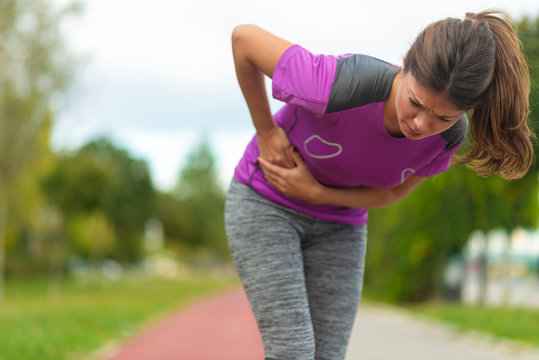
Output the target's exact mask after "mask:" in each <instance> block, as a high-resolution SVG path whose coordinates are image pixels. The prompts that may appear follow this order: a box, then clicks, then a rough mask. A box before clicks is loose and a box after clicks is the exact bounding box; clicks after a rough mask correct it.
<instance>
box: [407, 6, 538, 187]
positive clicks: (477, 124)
mask: <svg viewBox="0 0 539 360" xmlns="http://www.w3.org/2000/svg"><path fill="white" fill-rule="evenodd" d="M498 15H501V17H500V16H498ZM511 24H512V22H511V20H510V18H509V16H508V15H507V14H505V13H503V12H501V11H491V10H489V11H484V12H480V13H478V14H472V13H468V14H466V18H465V19H464V20H460V19H455V18H447V19H445V20H441V21H438V22H436V23H433V24H431V25H429V26H428V27H427V28H425V29H424V30H423V31H422V32H421V33H420V34H419V35H418V37H417V39H416V40H415V42H414V43H413V44H412V46H411V48H410V50H409V52H408V54H407V57H406V61H405V65H404V72H405V73H407V72H408V71H410V72H411V74H412V75H413V76H414V77H415V78H416V80H417V81H418V82H419V83H421V84H422V85H423V86H425V87H427V88H430V89H432V90H433V91H436V92H440V93H442V94H444V95H445V96H447V99H448V100H449V101H451V102H452V103H453V104H455V106H456V107H457V108H459V109H461V110H473V114H472V117H471V119H470V131H471V134H472V138H473V146H472V148H471V150H470V151H469V152H468V153H467V154H466V155H464V156H457V157H456V158H455V160H456V161H455V162H456V163H457V164H463V163H467V164H468V166H469V167H470V168H472V169H474V170H475V171H476V172H477V173H478V174H479V175H481V176H489V175H492V174H495V173H496V174H498V175H500V176H501V177H502V178H505V179H516V178H520V177H522V176H524V175H525V174H526V172H527V171H528V169H529V168H530V166H531V163H532V158H533V146H532V143H531V140H530V138H531V137H533V135H532V133H531V131H530V129H529V128H528V124H527V122H526V121H527V118H528V114H529V111H530V110H529V99H528V96H529V92H530V77H529V72H528V66H527V64H526V60H525V58H524V55H523V54H522V51H521V43H520V41H519V39H518V37H517V35H516V32H515V30H514V29H513V27H512V25H511Z"/></svg>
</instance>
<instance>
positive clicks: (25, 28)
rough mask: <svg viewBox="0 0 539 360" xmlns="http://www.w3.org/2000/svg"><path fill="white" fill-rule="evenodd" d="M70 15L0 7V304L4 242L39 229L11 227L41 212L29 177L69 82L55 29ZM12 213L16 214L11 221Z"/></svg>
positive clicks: (29, 0)
mask: <svg viewBox="0 0 539 360" xmlns="http://www.w3.org/2000/svg"><path fill="white" fill-rule="evenodd" d="M74 10H76V6H68V7H65V8H63V9H57V7H55V6H52V4H51V2H50V1H46V0H41V1H36V0H2V1H1V2H0V303H2V301H3V279H4V267H5V266H4V264H5V262H4V259H5V252H6V240H8V241H9V245H10V247H11V246H14V245H15V243H16V239H17V237H19V236H21V237H22V236H26V237H31V236H32V233H34V234H35V231H33V230H36V229H37V228H39V227H42V226H43V223H41V224H39V220H37V221H34V222H33V223H31V222H28V225H26V226H25V225H23V224H20V225H19V226H16V224H17V222H20V223H22V222H24V221H23V218H25V219H24V220H26V219H31V218H32V215H33V216H36V214H35V213H36V212H39V208H40V207H42V204H40V200H39V198H40V196H39V195H37V193H36V191H35V190H36V187H35V183H34V182H33V180H31V179H30V177H32V175H37V174H38V173H39V170H40V169H41V168H40V166H41V165H39V164H40V163H41V164H42V163H43V162H42V160H40V159H42V158H43V157H46V156H47V154H48V153H49V152H48V146H47V145H46V144H47V142H44V141H43V134H44V133H47V135H48V132H49V129H50V126H51V122H52V120H53V118H54V113H55V110H56V106H55V104H57V103H58V102H59V101H58V100H59V99H60V98H61V95H62V94H65V92H66V90H67V89H68V87H69V85H70V84H71V82H72V79H73V75H74V69H75V65H76V63H77V62H76V61H74V59H73V58H72V57H71V56H69V53H68V52H67V51H66V49H65V46H64V41H63V37H62V36H61V35H60V24H61V22H62V20H63V19H64V18H65V17H66V16H67V15H68V14H70V13H72V12H73V11H74ZM47 140H48V138H47ZM21 179H25V181H24V182H23V183H21V182H20V180H21ZM25 186H26V189H27V190H29V191H30V192H29V193H28V194H26V195H25V196H26V199H24V197H25V196H21V195H20V194H19V193H18V192H17V190H23V189H25V188H24V187H25ZM32 195H36V196H35V197H32ZM25 200H29V202H28V203H27V204H24V205H23V203H24V201H25ZM12 204H13V205H12ZM13 211H15V212H17V211H18V213H16V214H15V219H14V220H15V221H13V220H11V216H12V215H13V214H12V212H13ZM25 212H30V213H32V212H33V213H34V214H32V215H29V214H24V215H23V213H25ZM36 218H37V219H39V217H38V216H37V217H36ZM8 219H9V222H8Z"/></svg>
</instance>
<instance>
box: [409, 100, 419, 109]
mask: <svg viewBox="0 0 539 360" xmlns="http://www.w3.org/2000/svg"><path fill="white" fill-rule="evenodd" d="M408 100H410V104H412V105H413V106H415V107H419V104H418V103H416V102H415V101H414V100H412V99H411V98H408Z"/></svg>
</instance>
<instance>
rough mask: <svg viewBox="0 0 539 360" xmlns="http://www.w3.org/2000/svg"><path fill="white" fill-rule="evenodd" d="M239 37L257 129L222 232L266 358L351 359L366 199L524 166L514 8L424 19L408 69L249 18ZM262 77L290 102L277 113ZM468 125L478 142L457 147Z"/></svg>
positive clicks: (516, 172)
mask: <svg viewBox="0 0 539 360" xmlns="http://www.w3.org/2000/svg"><path fill="white" fill-rule="evenodd" d="M232 47H233V54H234V61H235V67H236V74H237V78H238V82H239V85H240V87H241V89H242V92H243V95H244V98H245V101H246V102H247V105H248V108H249V111H250V114H251V117H252V121H253V124H254V126H255V128H256V136H255V137H254V138H253V139H252V141H251V142H250V143H249V145H248V146H247V149H246V150H245V153H244V155H243V157H242V158H241V160H240V162H239V164H238V165H237V167H236V170H235V176H234V179H233V180H232V183H231V185H230V189H229V192H228V197H227V202H226V211H225V218H226V231H227V236H228V242H229V247H230V251H231V254H232V258H233V260H234V262H235V264H236V267H237V270H238V273H239V276H240V278H241V280H242V283H243V286H244V289H245V291H246V293H247V296H248V299H249V302H250V305H251V308H252V310H253V313H254V315H255V318H256V320H257V323H258V327H259V329H260V333H261V335H262V340H263V343H264V351H265V357H266V359H268V360H269V359H273V360H312V359H317V360H322V359H324V360H330V359H331V360H334V359H335V360H336V359H341V360H342V359H344V357H345V354H346V348H347V345H348V339H349V336H350V332H351V329H352V325H353V321H354V318H355V314H356V310H357V306H358V303H359V298H360V294H361V288H362V279H363V270H364V256H365V249H366V223H367V209H369V208H373V207H380V206H386V205H390V204H392V203H395V202H396V201H398V200H400V199H402V198H403V197H405V196H406V195H407V194H408V193H410V191H412V190H413V189H414V188H415V187H416V186H418V185H419V184H420V183H422V182H423V181H425V179H427V178H428V177H430V176H434V175H436V174H439V173H441V172H443V171H445V170H447V169H448V167H449V166H450V164H451V159H452V158H455V160H456V163H467V164H468V165H469V166H470V167H471V168H472V169H474V170H475V171H476V172H477V173H478V174H480V175H482V176H488V175H491V174H498V175H499V176H501V177H503V178H506V179H515V178H519V177H522V176H523V175H524V174H525V173H526V172H527V170H528V169H529V167H530V164H531V160H532V156H533V154H532V144H531V141H530V137H531V134H530V130H529V128H528V125H527V122H526V121H527V117H528V113H529V104H528V94H529V88H530V84H529V74H528V69H527V66H526V62H525V60H524V58H523V55H522V53H521V49H520V42H519V40H518V38H517V35H516V33H515V31H514V29H513V27H512V24H511V22H510V20H508V16H507V15H506V14H504V13H500V12H494V11H485V12H481V13H478V14H467V15H466V17H465V19H464V20H460V19H455V18H447V19H445V20H442V21H438V22H435V23H433V24H431V25H429V26H428V27H427V28H426V29H424V30H423V31H422V32H421V33H420V34H419V35H418V37H417V39H416V40H415V42H414V43H413V44H412V46H411V48H410V49H409V51H408V52H407V54H406V56H405V58H404V61H403V66H402V67H398V66H394V65H392V64H389V63H387V62H385V61H382V60H379V59H376V58H373V57H370V56H366V55H345V56H329V55H313V54H312V53H311V52H309V51H308V50H306V49H304V48H302V47H301V46H299V45H295V44H292V43H290V42H288V41H286V40H283V39H281V38H279V37H277V36H275V35H272V34H271V33H269V32H267V31H265V30H263V29H260V28H258V27H256V26H254V25H241V26H238V27H236V28H235V29H234V32H233V34H232ZM264 76H268V77H270V78H272V91H273V97H274V98H276V99H278V100H281V101H283V102H285V103H286V104H285V105H284V107H283V108H282V109H281V110H279V111H278V112H277V113H276V114H275V115H272V114H271V112H270V107H269V103H268V99H267V95H266V92H265V87H264ZM467 111H471V113H472V115H471V118H470V120H469V121H468V118H467V116H466V112H467ZM468 122H469V126H470V133H471V135H472V138H473V147H472V149H471V151H469V152H468V153H467V154H466V155H464V156H462V157H456V156H454V154H455V152H456V151H457V150H458V149H459V147H460V146H461V145H462V143H463V141H464V139H465V135H466V132H467V128H468Z"/></svg>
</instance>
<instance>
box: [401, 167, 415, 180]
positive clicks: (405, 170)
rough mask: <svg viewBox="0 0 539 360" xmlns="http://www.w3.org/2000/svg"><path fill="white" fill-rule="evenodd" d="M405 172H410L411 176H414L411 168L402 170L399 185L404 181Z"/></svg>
mask: <svg viewBox="0 0 539 360" xmlns="http://www.w3.org/2000/svg"><path fill="white" fill-rule="evenodd" d="M407 172H410V173H412V174H415V170H414V169H412V168H406V169H404V170H402V173H401V184H402V183H403V182H404V180H406V173H407Z"/></svg>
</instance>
